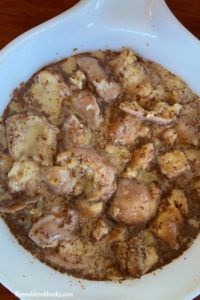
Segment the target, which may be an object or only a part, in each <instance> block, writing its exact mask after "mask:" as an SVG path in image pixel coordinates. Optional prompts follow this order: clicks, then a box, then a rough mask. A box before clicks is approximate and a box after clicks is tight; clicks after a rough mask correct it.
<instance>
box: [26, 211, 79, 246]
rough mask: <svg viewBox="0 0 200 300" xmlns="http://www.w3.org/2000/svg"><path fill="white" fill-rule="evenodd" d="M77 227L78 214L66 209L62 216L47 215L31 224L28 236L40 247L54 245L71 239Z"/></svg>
mask: <svg viewBox="0 0 200 300" xmlns="http://www.w3.org/2000/svg"><path fill="white" fill-rule="evenodd" d="M77 227H78V215H77V214H76V212H75V211H74V210H68V212H67V214H66V215H65V216H63V217H55V216H54V215H47V216H44V217H42V218H41V219H39V221H37V222H36V223H34V224H33V226H32V228H31V230H30V231H29V237H30V238H31V239H32V240H33V241H34V242H35V243H36V244H37V245H38V246H39V247H41V248H49V247H56V246H57V245H58V243H59V241H62V240H66V241H69V240H71V239H72V234H73V233H74V231H75V230H76V229H77Z"/></svg>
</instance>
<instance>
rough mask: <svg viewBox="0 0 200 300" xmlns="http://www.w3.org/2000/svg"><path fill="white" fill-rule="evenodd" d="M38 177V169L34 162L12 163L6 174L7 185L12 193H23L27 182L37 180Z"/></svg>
mask: <svg viewBox="0 0 200 300" xmlns="http://www.w3.org/2000/svg"><path fill="white" fill-rule="evenodd" d="M39 175H40V168H39V166H38V165H37V164H36V163H35V162H33V161H30V160H28V161H23V162H14V164H13V166H12V169H11V170H10V172H9V173H8V185H9V187H10V189H11V191H12V192H13V193H16V192H21V191H25V190H26V185H27V184H28V182H29V181H35V180H37V179H38V176H39Z"/></svg>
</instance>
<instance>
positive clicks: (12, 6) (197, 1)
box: [0, 0, 200, 300]
mask: <svg viewBox="0 0 200 300" xmlns="http://www.w3.org/2000/svg"><path fill="white" fill-rule="evenodd" d="M119 1H120V0H119ZM77 2H78V0H48V1H44V0H0V49H1V48H2V47H4V46H5V45H6V44H7V43H9V42H10V41H11V40H13V39H14V38H15V37H17V36H18V35H20V34H21V33H23V32H25V31H27V30H28V29H30V28H32V27H34V26H36V25H38V24H40V23H42V22H44V21H46V20H48V19H50V18H52V17H54V16H56V15H58V14H59V13H61V12H63V11H65V10H66V9H68V8H70V7H71V6H73V5H74V4H76V3H77ZM166 2H167V4H168V5H169V7H170V8H171V10H172V12H173V13H174V14H175V15H176V17H177V18H178V19H179V20H180V21H181V22H182V23H183V24H184V26H186V27H187V28H188V30H190V31H191V32H192V33H193V34H194V35H196V37H198V38H200V0H166ZM0 299H1V300H14V299H17V298H16V297H15V296H14V295H13V294H11V293H10V292H9V291H8V290H7V289H6V288H4V287H3V286H2V285H0ZM196 300H200V297H198V298H196Z"/></svg>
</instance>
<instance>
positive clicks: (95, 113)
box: [73, 90, 102, 129]
mask: <svg viewBox="0 0 200 300" xmlns="http://www.w3.org/2000/svg"><path fill="white" fill-rule="evenodd" d="M73 109H74V113H75V114H76V115H78V116H79V117H80V118H81V119H82V121H83V122H84V123H85V124H87V125H88V127H90V128H92V129H95V128H98V127H99V126H100V124H101V122H102V116H101V112H100V108H99V105H98V103H97V99H96V97H95V96H94V95H93V94H92V93H91V92H90V91H89V90H84V91H80V92H79V93H77V94H76V95H74V96H73Z"/></svg>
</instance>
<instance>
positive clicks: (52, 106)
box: [24, 69, 70, 125]
mask: <svg viewBox="0 0 200 300" xmlns="http://www.w3.org/2000/svg"><path fill="white" fill-rule="evenodd" d="M69 95H70V90H69V88H68V86H67V85H66V83H65V81H64V79H63V78H62V76H61V75H60V74H58V73H55V72H53V71H50V70H47V69H46V70H42V71H40V72H39V73H37V74H36V75H35V76H34V77H33V79H32V81H31V85H30V88H29V89H28V91H27V92H26V93H25V94H24V101H25V103H26V104H27V105H28V107H29V109H34V110H36V111H38V112H40V113H43V114H44V115H45V116H46V117H47V118H48V120H49V121H50V122H51V123H53V124H54V125H60V123H61V121H62V119H61V114H62V107H63V101H64V100H65V99H66V97H68V96H69Z"/></svg>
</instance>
